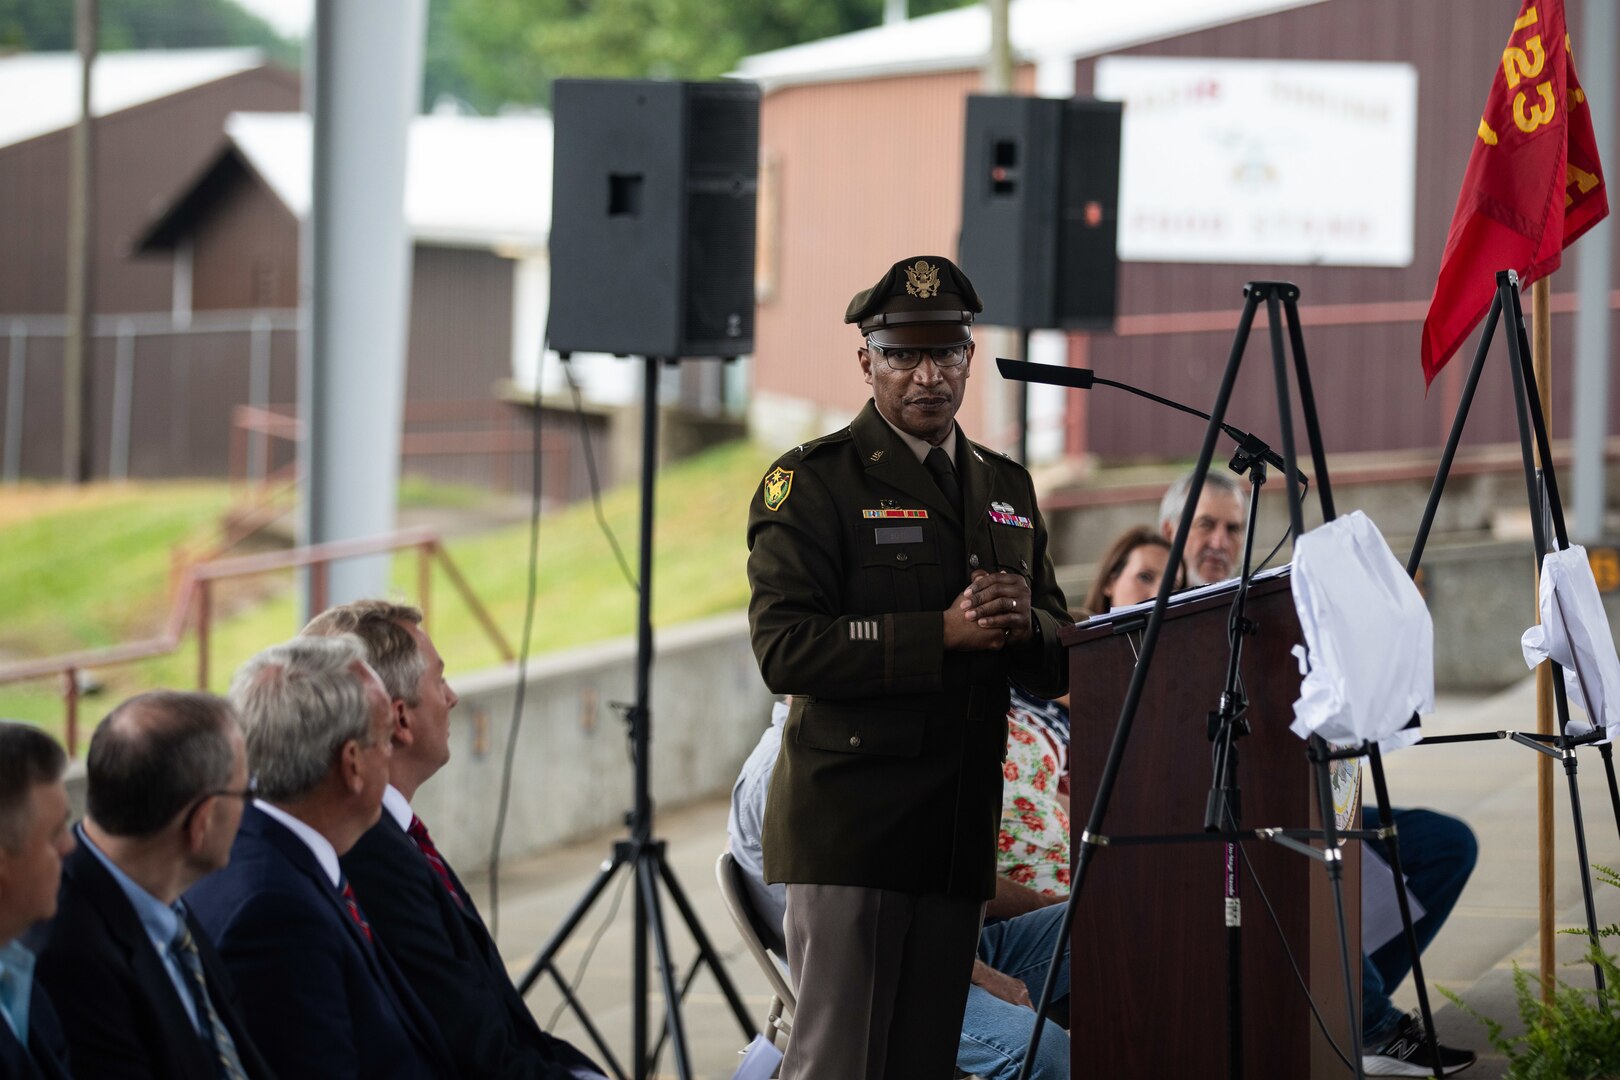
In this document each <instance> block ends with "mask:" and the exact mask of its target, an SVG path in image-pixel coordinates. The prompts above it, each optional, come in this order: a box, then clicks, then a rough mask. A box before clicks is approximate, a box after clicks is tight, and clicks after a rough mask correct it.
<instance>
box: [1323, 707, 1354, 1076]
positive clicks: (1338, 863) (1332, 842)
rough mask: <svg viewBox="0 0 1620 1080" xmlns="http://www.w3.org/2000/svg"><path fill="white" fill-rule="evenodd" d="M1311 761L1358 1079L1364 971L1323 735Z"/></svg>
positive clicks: (1326, 746) (1351, 1058) (1346, 1011)
mask: <svg viewBox="0 0 1620 1080" xmlns="http://www.w3.org/2000/svg"><path fill="white" fill-rule="evenodd" d="M1310 749H1311V759H1312V761H1313V762H1314V763H1315V765H1316V805H1317V812H1318V813H1319V814H1320V815H1321V818H1322V837H1323V838H1322V852H1323V855H1324V856H1325V857H1324V859H1323V863H1324V865H1326V867H1327V873H1328V881H1329V882H1330V883H1331V885H1332V888H1333V914H1334V917H1335V918H1336V919H1337V920H1338V924H1339V964H1340V966H1341V967H1342V968H1343V974H1344V1008H1345V1013H1346V1015H1347V1016H1348V1017H1349V1020H1350V1064H1351V1065H1352V1066H1353V1067H1354V1069H1355V1073H1356V1080H1362V1077H1363V1076H1364V1075H1365V1074H1364V1073H1363V1071H1362V1065H1361V1017H1360V1015H1359V1013H1358V1012H1357V1010H1356V980H1357V979H1359V978H1360V977H1361V968H1360V967H1356V968H1354V969H1352V968H1351V967H1350V930H1349V926H1348V924H1347V923H1346V921H1345V915H1344V853H1343V852H1342V851H1340V850H1339V842H1338V830H1337V829H1336V828H1335V825H1336V824H1337V818H1335V816H1334V813H1333V776H1332V772H1331V765H1330V759H1329V757H1328V745H1327V741H1326V740H1324V739H1323V738H1322V737H1321V736H1320V735H1312V736H1311V737H1310Z"/></svg>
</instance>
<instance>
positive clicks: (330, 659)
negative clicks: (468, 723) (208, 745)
mask: <svg viewBox="0 0 1620 1080" xmlns="http://www.w3.org/2000/svg"><path fill="white" fill-rule="evenodd" d="M231 700H232V702H233V703H234V704H235V705H236V708H237V710H238V712H239V713H240V714H241V718H242V728H243V732H244V734H245V735H246V740H247V759H248V767H249V768H250V769H251V770H252V772H253V775H254V777H255V780H256V781H257V784H258V797H257V798H256V799H255V800H254V801H253V803H252V805H251V806H249V807H248V809H247V811H246V813H245V814H244V815H243V818H242V827H241V829H240V830H239V831H238V833H237V836H236V843H235V845H234V846H233V847H232V848H231V861H230V866H228V867H227V868H226V869H224V870H222V871H220V872H219V873H217V874H214V875H212V876H211V877H208V878H206V879H204V880H203V881H202V882H200V883H198V884H197V885H195V886H193V887H192V889H191V890H190V891H189V892H188V893H187V894H186V903H187V904H188V905H189V906H190V907H191V909H192V910H193V911H194V912H195V913H196V915H197V918H198V920H199V921H200V922H201V923H202V925H203V928H204V929H205V930H207V931H208V932H209V933H210V934H212V935H213V937H214V940H215V941H216V942H218V944H219V951H220V955H221V956H222V957H223V958H224V960H225V966H226V967H227V968H229V969H230V972H231V975H232V976H233V977H234V978H235V980H236V982H237V985H238V986H239V987H240V989H241V995H242V1003H243V1014H244V1015H245V1016H246V1017H247V1022H248V1028H249V1029H250V1030H251V1032H252V1033H253V1037H254V1038H255V1040H256V1041H257V1042H258V1044H259V1046H260V1047H261V1048H262V1049H263V1051H264V1053H265V1056H266V1057H267V1058H269V1060H270V1064H271V1066H272V1067H273V1068H274V1069H275V1070H276V1072H277V1073H279V1074H280V1075H282V1076H297V1077H311V1078H322V1077H331V1078H333V1080H338V1078H347V1080H356V1078H359V1080H384V1078H388V1080H416V1078H422V1080H426V1078H429V1077H442V1076H449V1075H453V1074H454V1072H455V1070H454V1069H453V1067H452V1066H451V1064H450V1056H449V1051H448V1050H447V1048H446V1047H445V1045H444V1042H443V1040H442V1039H441V1038H440V1035H439V1031H438V1028H437V1027H436V1026H435V1025H434V1023H433V1019H432V1017H431V1016H430V1015H429V1014H428V1012H427V1010H426V1009H425V1008H423V1006H422V1003H421V1002H420V1001H419V1000H418V999H417V997H416V995H415V994H414V993H413V992H412V991H411V988H410V986H409V985H408V984H407V983H406V982H405V980H404V978H403V977H402V976H401V975H400V973H399V969H398V968H397V967H395V965H394V962H393V960H392V959H391V958H390V957H389V955H388V952H387V950H386V949H384V947H383V944H382V942H381V941H380V940H377V939H376V938H375V937H374V935H373V933H372V929H371V925H370V923H369V922H367V920H366V916H365V912H364V911H363V910H362V909H361V907H360V904H359V902H358V900H357V899H356V898H355V895H354V890H353V889H352V888H351V887H350V886H349V883H348V882H347V881H346V880H345V879H344V878H343V874H342V871H341V870H340V868H339V864H338V859H339V857H340V856H341V855H342V854H343V853H344V852H346V851H348V850H349V848H350V847H352V846H353V845H354V842H355V841H356V840H358V839H359V838H360V836H361V835H362V834H364V833H365V831H366V830H367V829H369V828H371V826H372V825H374V824H376V822H377V817H378V814H379V813H380V812H381V809H382V792H383V788H384V787H385V786H386V785H387V783H388V758H389V752H390V748H391V742H390V734H391V728H392V719H391V715H390V711H389V705H388V694H387V691H385V690H384V689H383V686H382V683H381V682H380V681H379V680H378V678H377V675H376V673H375V672H373V671H372V670H371V668H370V667H368V666H367V665H366V662H365V656H364V651H363V649H362V647H361V645H360V642H359V641H357V640H356V639H355V638H353V637H348V636H345V637H337V638H295V639H293V640H292V641H289V642H287V643H285V644H282V645H276V646H272V647H271V648H268V649H266V650H264V651H263V652H261V653H259V654H258V655H257V656H255V657H253V658H252V659H251V660H249V661H248V662H247V663H246V664H244V665H242V667H241V669H240V670H239V671H238V672H237V673H236V678H235V680H234V682H233V683H232V686H231Z"/></svg>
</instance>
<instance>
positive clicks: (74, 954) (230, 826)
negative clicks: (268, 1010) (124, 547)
mask: <svg viewBox="0 0 1620 1080" xmlns="http://www.w3.org/2000/svg"><path fill="white" fill-rule="evenodd" d="M86 774H87V776H86V779H87V794H86V801H87V805H88V813H87V814H86V816H85V819H84V821H83V822H81V823H80V824H79V825H78V827H77V828H76V830H75V833H76V838H77V840H78V846H77V847H76V848H75V849H74V851H73V853H72V854H71V855H69V856H68V858H67V861H66V864H65V866H64V867H63V871H62V886H61V892H60V895H59V897H58V902H57V915H56V918H55V920H53V921H52V923H51V924H50V927H49V929H48V930H47V932H46V938H45V944H44V947H43V948H42V950H41V951H40V956H39V968H38V973H37V974H38V978H39V979H40V981H41V982H42V983H43V984H44V985H45V986H46V987H47V988H48V989H49V991H50V993H51V997H52V1000H53V1001H54V1002H55V1003H56V1006H57V1012H59V1013H60V1014H61V1019H62V1026H63V1029H64V1031H65V1032H66V1034H67V1038H68V1042H69V1044H70V1045H71V1047H72V1050H73V1064H74V1068H75V1070H76V1071H77V1072H78V1073H79V1075H81V1076H108V1077H112V1076H116V1077H153V1078H157V1077H174V1078H177V1080H185V1078H193V1077H194V1078H196V1080H205V1078H207V1080H215V1078H218V1077H228V1078H234V1077H253V1078H257V1077H269V1076H271V1075H272V1073H271V1071H270V1068H269V1066H268V1065H266V1064H265V1062H264V1059H263V1058H262V1057H260V1055H259V1051H258V1049H257V1048H256V1047H255V1046H254V1044H253V1040H252V1038H251V1037H250V1036H249V1034H248V1032H247V1029H246V1027H245V1026H244V1024H243V1022H242V1019H241V1015H240V1012H239V1008H240V1006H239V1003H238V1001H237V994H236V989H235V987H234V985H233V984H232V982H231V979H230V976H229V975H228V974H227V973H226V971H225V967H224V965H223V964H222V963H221V962H220V959H219V956H218V955H217V954H216V953H215V951H214V946H213V943H212V942H211V941H210V940H209V938H208V935H207V934H206V933H204V932H203V930H202V928H201V927H200V926H199V925H198V923H197V922H196V920H195V919H194V918H193V917H192V915H191V912H190V911H188V910H187V908H186V906H185V904H184V903H183V902H182V901H181V900H180V894H181V893H182V892H184V891H185V890H186V889H187V888H189V887H190V886H191V885H193V884H194V883H196V882H197V881H200V880H201V879H202V878H204V877H206V876H207V875H208V874H211V873H213V872H214V871H215V870H218V869H220V868H221V867H223V866H224V865H225V864H226V863H227V862H229V861H230V853H231V843H232V841H233V840H234V839H235V838H236V830H237V826H238V825H239V824H240V823H241V820H242V808H243V805H244V803H245V801H246V800H247V799H248V798H249V797H251V785H250V784H249V782H248V775H247V756H246V753H245V751H244V748H243V743H242V732H241V730H240V728H239V727H238V726H237V722H236V713H235V711H234V710H233V709H232V708H231V706H230V703H229V702H227V701H225V700H224V699H223V698H219V697H215V696H214V695H212V694H200V693H176V692H171V691H156V692H153V693H149V694H141V695H140V696H138V697H134V698H131V699H130V700H128V701H126V702H124V703H123V704H122V705H120V706H118V708H116V709H114V710H113V711H112V713H111V714H110V715H109V716H108V717H107V719H106V720H104V721H103V722H102V724H101V726H100V727H98V728H97V729H96V734H95V737H94V738H92V739H91V741H90V755H89V758H88V760H87V762H86Z"/></svg>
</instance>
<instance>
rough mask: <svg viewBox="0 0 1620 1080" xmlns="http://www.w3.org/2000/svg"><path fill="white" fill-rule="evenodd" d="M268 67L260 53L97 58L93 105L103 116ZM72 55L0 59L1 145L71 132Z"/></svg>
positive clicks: (74, 106) (75, 75) (174, 52)
mask: <svg viewBox="0 0 1620 1080" xmlns="http://www.w3.org/2000/svg"><path fill="white" fill-rule="evenodd" d="M264 63H265V57H264V53H262V52H260V51H259V50H258V49H153V50H132V51H127V52H107V53H101V54H100V55H99V56H97V58H96V63H95V67H94V69H93V70H92V71H91V89H90V93H91V107H92V111H93V112H94V113H95V115H97V116H107V115H109V114H111V113H115V112H120V111H122V110H124V109H129V108H133V107H134V106H136V105H142V104H145V103H146V102H148V101H155V100H157V99H158V98H162V97H167V96H169V95H170V94H176V93H179V92H180V91H182V90H189V89H191V88H192V87H196V86H202V85H203V84H205V83H210V82H214V81H215V80H218V79H223V78H225V77H227V76H229V75H235V74H237V73H238V72H242V71H247V70H249V69H251V68H256V67H259V66H261V65H262V64H264ZM79 70H80V65H79V56H78V54H77V53H70V52H52V53H18V54H16V55H12V56H0V101H3V102H5V108H4V109H0V146H10V145H11V144H12V143H19V142H22V141H23V140H25V139H32V138H35V137H37V136H40V135H47V134H49V133H50V132H53V131H60V130H61V129H63V128H66V127H71V126H72V125H73V124H74V123H75V122H77V120H78V118H79Z"/></svg>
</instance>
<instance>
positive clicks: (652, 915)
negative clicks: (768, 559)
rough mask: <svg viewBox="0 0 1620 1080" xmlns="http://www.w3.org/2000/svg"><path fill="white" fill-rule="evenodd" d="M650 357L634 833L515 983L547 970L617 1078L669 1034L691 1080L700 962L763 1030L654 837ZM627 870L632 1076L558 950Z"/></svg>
mask: <svg viewBox="0 0 1620 1080" xmlns="http://www.w3.org/2000/svg"><path fill="white" fill-rule="evenodd" d="M645 361H646V378H645V382H644V384H643V391H642V399H641V414H642V415H641V553H640V566H639V570H638V581H639V583H640V585H639V589H638V592H639V594H640V596H639V603H638V606H637V612H636V700H635V703H634V704H633V705H631V706H629V707H628V708H627V709H626V710H625V715H626V720H627V721H628V723H629V725H630V746H631V753H632V755H633V757H634V759H635V806H634V807H633V808H632V809H631V810H630V812H629V813H628V814H627V815H626V820H627V823H628V825H629V827H630V836H629V838H628V839H625V840H618V841H615V842H614V844H613V854H612V856H611V857H610V858H608V859H607V860H606V861H605V862H603V864H602V868H601V870H599V871H598V872H597V875H596V878H595V880H593V881H592V882H591V884H590V886H589V887H588V888H587V889H586V890H585V894H584V895H583V896H581V897H580V898H579V900H578V901H577V902H576V903H575V904H574V908H573V910H572V911H570V912H569V913H568V917H567V918H566V919H564V920H563V922H562V925H561V926H559V927H558V928H557V931H556V933H554V934H553V935H552V936H551V940H550V941H548V942H546V944H545V946H544V947H543V948H542V949H541V950H540V952H539V954H538V955H537V956H536V957H535V959H534V962H533V963H532V964H530V965H529V970H528V971H527V972H525V973H524V976H523V979H522V981H520V982H519V983H518V992H519V993H521V994H525V995H526V994H527V993H528V992H529V989H530V988H531V987H532V986H533V985H534V984H535V982H536V980H538V979H539V978H540V975H541V974H542V973H547V974H549V975H550V976H551V977H552V979H553V980H554V981H555V982H556V984H557V986H558V988H559V990H560V991H561V992H562V995H563V999H564V1001H566V1002H567V1004H568V1006H569V1007H570V1008H571V1009H572V1010H573V1011H574V1013H575V1014H577V1015H578V1016H579V1019H580V1022H581V1023H582V1024H583V1025H584V1027H585V1031H586V1033H587V1034H588V1035H589V1036H590V1038H591V1041H592V1042H593V1043H594V1044H595V1046H596V1048H597V1050H599V1051H600V1052H601V1054H602V1056H603V1058H604V1059H605V1060H606V1061H607V1064H608V1067H609V1068H611V1069H612V1070H613V1073H614V1075H615V1076H617V1077H618V1078H619V1080H632V1078H633V1080H643V1078H644V1077H647V1076H649V1075H651V1072H652V1064H653V1062H654V1061H655V1060H656V1059H657V1057H658V1055H659V1054H660V1053H661V1052H662V1050H663V1046H664V1040H665V1039H666V1038H667V1039H668V1040H669V1041H670V1043H671V1045H672V1046H673V1047H674V1052H675V1067H676V1071H677V1074H678V1075H679V1076H680V1078H681V1080H690V1077H691V1076H692V1064H691V1061H690V1057H689V1055H688V1052H687V1045H686V1028H685V1025H684V1024H683V1023H682V1020H681V1001H682V999H683V998H684V997H685V996H686V991H687V988H688V987H690V986H691V985H692V980H693V979H694V978H695V977H696V976H697V973H698V971H699V970H700V968H701V967H702V966H703V965H705V964H707V965H708V967H709V970H710V971H712V972H713V973H714V978H715V981H716V982H717V983H719V984H720V991H721V993H723V994H724V995H725V997H726V1001H727V1002H728V1003H729V1004H730V1006H731V1011H732V1012H733V1013H735V1014H736V1017H737V1022H738V1024H740V1025H741V1026H742V1031H743V1035H744V1037H752V1036H753V1035H754V1034H755V1033H756V1030H757V1029H756V1027H755V1025H754V1022H753V1021H752V1020H750V1019H749V1018H748V1010H747V1009H746V1008H745V1007H744V1006H743V1002H742V998H741V997H739V996H738V994H737V990H736V987H734V986H733V985H732V984H731V978H730V977H729V976H728V975H727V974H726V970H725V968H724V967H722V966H721V964H720V957H719V955H718V954H717V953H716V952H715V950H714V946H712V945H711V944H710V943H709V937H708V935H707V934H705V933H704V932H703V924H702V923H700V922H699V921H698V917H697V912H696V911H695V910H694V909H693V908H692V904H691V902H690V901H689V900H688V899H687V898H686V893H685V892H684V891H683V890H682V889H681V885H680V882H679V881H677V880H676V879H675V873H674V871H673V870H672V869H671V868H670V865H669V862H668V860H667V858H666V857H665V842H664V841H663V840H660V839H656V838H655V837H654V836H653V831H652V819H653V812H652V794H651V792H652V782H651V747H650V745H649V744H650V742H651V734H652V714H651V711H650V710H649V708H648V702H649V700H650V698H651V687H652V661H653V637H652V535H653V495H654V491H655V488H656V481H655V478H654V474H655V473H656V471H657V468H658V367H659V364H660V363H661V362H663V361H661V360H660V358H658V357H652V356H649V357H646V358H645ZM621 868H629V869H630V872H631V873H632V874H634V875H635V885H636V895H635V931H634V933H635V961H634V963H635V974H634V989H633V994H634V1001H633V1018H632V1021H631V1023H632V1025H633V1026H632V1031H631V1039H632V1048H631V1055H632V1056H631V1072H630V1073H629V1074H626V1072H625V1070H624V1069H623V1068H622V1067H621V1066H620V1065H619V1063H618V1061H617V1060H616V1059H615V1058H614V1056H613V1053H612V1051H610V1050H609V1049H608V1047H607V1043H606V1041H605V1040H604V1039H603V1037H602V1034H601V1032H600V1031H599V1030H598V1028H597V1027H596V1025H595V1024H594V1023H592V1021H591V1018H590V1015H589V1014H588V1013H587V1012H586V1011H585V1006H584V1004H583V1003H581V1002H580V1000H579V998H578V997H577V996H576V995H575V994H574V992H573V990H572V989H571V988H570V987H569V985H568V982H567V980H565V979H564V978H563V977H562V975H561V974H560V973H559V972H558V971H557V968H556V964H555V963H554V961H555V959H556V956H557V953H558V951H559V950H560V949H561V948H562V946H563V944H564V943H565V942H566V941H567V940H568V938H569V936H570V935H571V934H572V933H573V932H574V930H575V928H576V927H578V926H579V924H580V921H581V920H582V919H584V918H585V915H586V914H587V913H588V912H589V911H590V909H591V906H592V905H593V904H595V903H596V901H597V899H598V898H599V897H600V896H601V895H602V892H603V890H605V889H606V888H607V886H608V883H609V882H610V881H612V880H613V877H614V875H615V874H617V873H618V872H619V870H620V869H621ZM660 884H662V885H663V887H664V889H665V890H666V891H667V892H668V893H669V896H670V899H671V900H673V901H674V903H675V907H676V909H677V910H678V911H679V912H680V916H681V919H682V920H683V921H684V922H685V923H686V928H687V930H688V931H689V932H690V933H691V935H692V940H693V941H694V942H696V943H697V950H698V952H697V956H696V957H695V958H694V959H693V961H692V964H691V967H690V968H689V969H688V970H687V972H686V975H685V977H684V979H682V981H681V983H680V985H679V986H677V985H676V980H675V962H674V957H673V956H672V955H671V953H670V947H669V933H668V930H667V928H666V927H665V925H664V913H663V907H662V906H661V904H660V903H659V896H658V887H659V885H660ZM649 931H650V932H651V935H652V944H653V948H654V950H655V952H656V954H657V960H658V973H659V978H660V981H661V982H662V984H663V992H664V1030H663V1032H662V1033H661V1034H660V1035H659V1038H658V1042H657V1044H656V1045H655V1046H654V1047H653V1050H652V1053H650V1054H649V1053H648V1052H647V991H648V986H647V937H648V933H649Z"/></svg>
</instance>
